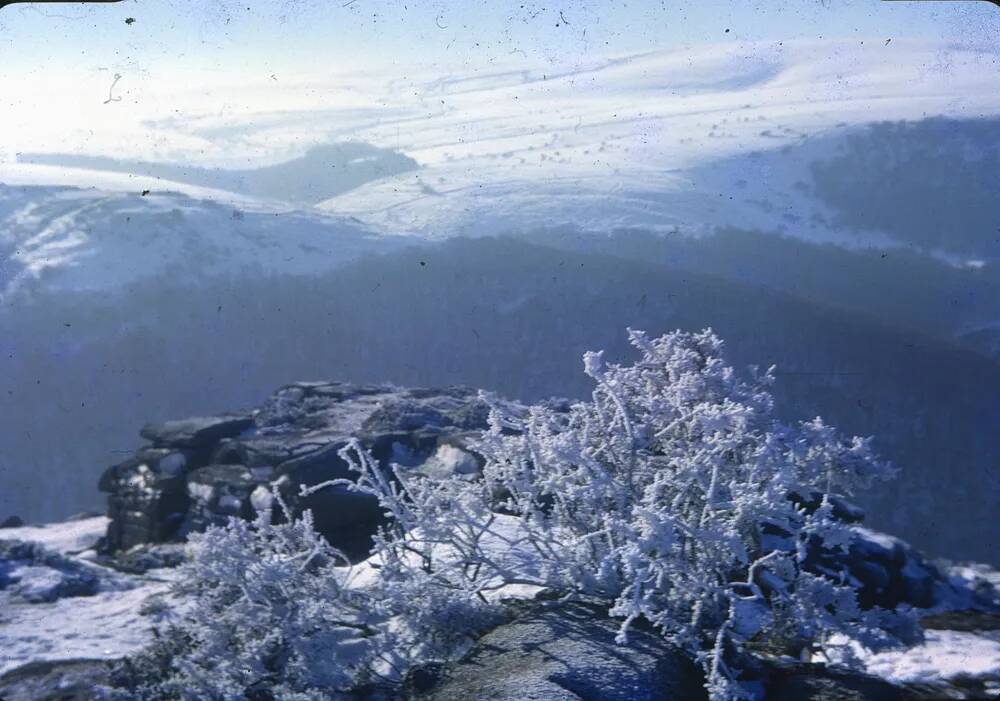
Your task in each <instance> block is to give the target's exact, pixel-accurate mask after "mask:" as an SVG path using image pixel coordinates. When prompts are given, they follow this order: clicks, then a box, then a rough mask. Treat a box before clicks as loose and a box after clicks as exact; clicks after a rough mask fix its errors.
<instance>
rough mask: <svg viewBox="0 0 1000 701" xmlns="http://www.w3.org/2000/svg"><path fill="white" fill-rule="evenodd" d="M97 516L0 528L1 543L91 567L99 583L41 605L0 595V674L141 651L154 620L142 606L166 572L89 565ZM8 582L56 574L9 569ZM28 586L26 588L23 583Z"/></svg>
mask: <svg viewBox="0 0 1000 701" xmlns="http://www.w3.org/2000/svg"><path fill="white" fill-rule="evenodd" d="M107 525H108V519H107V518H105V517H104V516H98V517H94V518H87V519H81V520H76V521H66V522H64V523H54V524H48V525H45V526H25V527H21V528H5V529H3V530H0V540H21V541H29V542H35V543H39V544H41V545H43V546H45V547H46V548H47V549H49V550H51V551H54V552H57V553H60V554H62V555H66V556H69V557H70V558H71V559H72V560H74V561H75V562H78V563H80V564H82V565H83V566H86V567H89V568H92V570H93V571H94V572H96V573H97V574H98V576H99V577H100V578H101V580H102V582H101V587H100V590H99V591H98V592H97V593H96V594H94V595H93V596H71V597H65V598H59V599H56V600H55V601H51V602H47V603H27V602H25V601H20V600H17V599H16V598H14V597H11V596H9V594H7V593H5V592H2V591H0V675H2V674H4V673H6V672H8V671H10V670H12V669H16V668H17V667H20V666H21V665H24V664H27V663H28V662H38V661H52V660H71V659H117V658H120V657H122V656H123V655H126V654H129V653H130V652H133V651H135V650H137V649H138V648H140V647H142V646H143V645H145V644H146V643H147V642H148V641H149V639H150V635H151V630H152V623H153V620H154V618H153V617H152V616H150V615H149V614H148V613H142V605H143V603H144V602H145V601H146V600H147V599H148V598H149V597H150V596H153V595H162V594H165V593H166V592H167V590H168V588H169V582H170V579H171V576H172V574H173V571H172V570H154V571H153V572H151V573H150V574H148V575H142V576H133V575H126V574H122V573H119V572H114V571H111V570H107V569H106V568H103V567H99V566H97V565H95V564H93V562H92V559H93V557H94V552H93V550H92V547H93V546H94V544H95V543H96V542H97V539H98V538H100V537H101V536H103V535H104V533H105V530H106V529H107ZM13 574H14V576H16V577H20V578H22V581H23V580H24V579H31V578H34V579H36V580H39V581H38V582H37V584H38V585H39V586H45V585H46V584H47V581H45V580H47V579H50V578H51V577H52V576H58V573H56V572H54V571H52V570H49V568H45V567H31V568H23V569H21V570H20V571H18V570H15V572H14V573H13ZM27 584H28V585H32V582H27Z"/></svg>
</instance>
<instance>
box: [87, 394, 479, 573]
mask: <svg viewBox="0 0 1000 701" xmlns="http://www.w3.org/2000/svg"><path fill="white" fill-rule="evenodd" d="M487 415H488V410H487V407H486V405H485V403H484V402H482V401H481V400H480V399H479V398H478V395H477V392H476V391H475V390H472V389H468V388H464V387H451V388H445V389H401V388H397V387H392V386H389V385H353V384H347V383H341V382H301V383H296V384H292V385H288V386H286V387H283V388H281V389H279V390H278V391H277V392H275V393H274V394H273V395H272V396H271V397H270V398H269V399H268V400H267V401H266V402H264V404H263V405H262V406H260V407H258V408H256V409H253V410H252V411H248V412H243V413H235V414H225V415H221V416H214V417H196V418H189V419H181V420H176V421H167V422H164V423H159V424H149V425H147V426H145V427H144V428H143V429H142V431H141V435H142V436H143V437H144V438H146V439H147V440H148V441H150V442H151V445H147V446H144V447H142V448H140V449H139V450H138V451H136V453H135V454H134V455H133V456H132V457H130V458H129V459H128V460H125V461H124V462H121V463H118V464H117V465H113V466H111V467H109V468H108V469H107V470H105V472H104V474H103V475H102V476H101V479H100V483H99V486H100V489H101V490H102V491H105V492H108V493H109V497H108V516H109V517H110V518H111V524H110V525H109V527H108V533H107V537H106V538H105V542H104V549H105V550H106V551H108V552H119V551H125V550H128V549H130V548H133V547H135V546H137V545H143V544H150V543H163V542H171V541H176V540H180V539H183V537H184V536H185V535H186V534H187V533H189V532H192V531H200V530H204V529H205V528H206V527H207V526H209V525H212V524H222V523H225V521H226V520H227V519H228V518H230V517H234V516H236V517H240V518H252V517H253V516H254V514H255V513H256V510H255V508H254V506H253V495H254V494H255V492H256V493H257V495H258V498H261V496H262V495H264V493H265V492H266V491H267V490H268V489H269V488H270V485H271V484H276V485H277V486H278V487H279V489H280V490H281V493H282V496H283V498H284V499H285V501H286V503H287V504H288V505H289V507H290V508H291V510H292V511H293V513H295V514H296V515H297V514H299V513H301V512H302V511H304V510H305V509H311V510H312V511H313V515H314V518H315V523H316V527H317V529H318V530H319V531H320V532H321V533H322V534H323V535H324V536H325V537H326V538H327V539H328V540H329V541H330V542H331V543H332V544H333V545H335V546H336V547H338V548H340V549H342V550H343V551H344V552H345V553H346V554H347V555H348V556H350V557H352V558H360V557H363V556H365V555H366V554H367V552H368V549H369V547H370V544H371V536H372V535H373V534H374V532H375V529H376V528H377V527H378V525H379V524H380V523H382V522H383V514H382V511H381V509H380V508H379V506H378V504H377V502H376V501H375V499H373V498H372V497H370V496H368V495H365V494H359V493H356V492H351V491H349V490H347V489H346V488H342V487H340V488H338V487H333V488H327V489H324V490H322V491H319V492H317V493H315V494H313V495H311V496H308V497H302V496H300V494H299V491H300V487H301V486H303V485H305V486H311V485H315V484H317V483H319V482H323V481H325V480H331V479H344V478H350V477H352V473H351V471H350V470H349V469H348V466H347V464H346V463H345V462H344V460H343V459H341V457H340V455H339V451H340V449H341V448H343V447H344V446H345V445H346V444H347V443H348V441H349V440H351V439H352V438H357V439H359V440H360V441H361V442H362V444H363V445H364V446H365V447H367V448H368V449H369V450H371V451H372V453H373V454H374V455H375V456H376V457H377V458H378V459H379V461H380V462H381V463H382V464H383V465H388V463H389V462H390V461H391V462H395V463H399V464H402V465H404V466H407V467H410V468H413V469H420V468H422V467H424V466H425V465H426V466H427V467H428V470H427V471H426V472H427V474H433V476H435V477H438V478H443V477H447V476H448V474H449V470H451V471H454V472H460V473H468V472H470V471H475V470H476V469H478V465H479V462H478V459H477V458H476V457H475V456H474V455H472V453H471V451H470V450H468V448H467V444H468V440H469V438H470V436H474V435H475V434H476V432H478V431H480V430H482V429H484V428H485V427H486V419H487ZM258 490H259V491H258ZM281 516H282V515H280V514H277V515H276V517H278V518H280V517H281Z"/></svg>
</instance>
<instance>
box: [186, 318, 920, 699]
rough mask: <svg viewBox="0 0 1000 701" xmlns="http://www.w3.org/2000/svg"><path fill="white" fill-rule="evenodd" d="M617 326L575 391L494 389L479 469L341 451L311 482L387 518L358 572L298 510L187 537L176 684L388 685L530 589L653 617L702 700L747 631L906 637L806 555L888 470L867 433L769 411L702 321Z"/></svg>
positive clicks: (756, 378) (831, 543)
mask: <svg viewBox="0 0 1000 701" xmlns="http://www.w3.org/2000/svg"><path fill="white" fill-rule="evenodd" d="M629 334H630V339H631V343H632V345H633V346H634V347H635V348H636V350H637V351H638V352H639V355H640V357H639V359H638V360H637V361H636V362H635V363H633V364H631V365H617V364H608V363H606V362H605V361H604V358H603V357H602V354H601V353H588V354H587V355H586V356H585V358H584V366H585V371H586V373H587V374H588V375H589V376H590V377H591V378H592V379H593V381H594V383H595V387H594V390H593V393H592V395H591V397H590V399H589V400H588V401H581V402H577V403H575V404H572V405H570V406H568V407H565V406H562V407H560V406H557V405H555V404H552V403H548V404H541V405H536V406H531V407H527V408H525V409H523V410H511V409H510V406H509V405H506V404H503V403H501V402H499V401H493V400H492V398H490V397H488V396H487V399H488V400H490V401H491V405H492V406H493V410H492V412H491V417H490V428H489V429H488V430H487V431H486V432H484V434H483V435H482V437H481V439H480V440H479V442H478V445H477V447H476V450H477V452H478V453H479V454H480V455H481V456H482V457H483V458H484V459H485V465H484V467H483V470H482V474H481V475H480V476H476V477H471V476H465V475H463V476H457V477H453V478H450V479H428V478H427V477H425V476H422V475H418V474H416V473H413V472H408V471H407V469H406V468H405V467H402V466H393V467H392V468H391V470H388V471H387V470H385V469H383V468H382V467H380V466H379V465H378V463H377V462H376V461H375V460H374V459H373V458H372V456H371V455H370V454H368V453H367V452H366V451H365V450H364V449H363V448H362V447H361V446H360V445H359V444H357V443H353V444H350V445H348V446H347V447H346V448H345V449H344V450H343V451H342V456H343V457H344V458H345V459H347V460H348V461H349V462H350V464H351V465H352V466H353V467H354V469H355V470H356V471H357V472H358V478H357V479H356V480H354V481H347V480H337V481H334V482H330V483H325V484H322V485H316V486H315V487H313V488H312V490H318V489H325V488H329V487H330V486H334V485H341V486H343V485H345V484H346V485H349V487H350V488H351V489H356V490H360V491H364V492H368V493H370V494H372V495H374V496H375V497H377V498H378V499H379V501H380V503H381V504H382V506H383V508H384V509H385V511H386V512H387V513H388V514H389V515H390V516H391V519H390V521H389V524H388V525H387V526H386V527H384V528H383V529H382V530H381V531H380V532H379V534H378V535H377V537H376V539H375V545H374V548H373V552H372V556H371V558H370V559H369V560H368V561H366V562H365V563H362V564H361V565H357V566H354V567H349V566H346V564H345V563H346V561H345V560H343V559H341V558H340V556H339V554H337V553H336V552H335V551H333V549H332V548H330V546H329V545H327V544H326V543H325V542H324V541H322V539H321V538H319V537H318V536H317V535H316V534H315V532H314V531H313V530H312V528H311V523H310V518H309V516H308V515H307V516H306V517H305V518H303V519H302V520H299V521H293V522H291V523H284V524H281V525H272V523H271V520H272V519H271V514H270V512H269V511H267V510H265V511H263V512H262V514H261V517H260V518H259V519H258V521H257V522H256V523H255V524H249V523H245V522H240V521H233V522H232V523H231V524H230V525H229V526H227V527H225V528H217V529H212V530H210V531H208V532H207V533H206V534H204V535H203V536H200V537H198V538H197V539H196V540H195V541H194V543H193V547H194V553H195V557H194V559H193V561H192V563H191V564H190V565H188V566H187V569H188V572H187V575H186V577H185V579H186V580H187V581H188V585H187V586H189V587H191V588H193V591H194V592H195V597H194V601H195V603H194V608H193V611H192V613H191V614H190V615H188V616H187V617H186V619H185V620H184V621H183V622H182V623H181V624H180V626H179V629H178V630H179V631H181V633H182V637H183V639H184V640H185V641H186V643H185V646H184V647H183V649H182V651H181V652H180V653H179V654H178V655H177V656H176V657H175V658H174V659H173V660H172V661H171V662H170V669H171V672H170V674H171V675H173V681H174V682H175V683H177V684H178V687H184V686H186V685H187V686H189V687H190V688H196V689H199V692H198V693H200V694H201V696H199V698H227V699H229V698H243V696H241V694H243V695H244V696H245V694H246V689H247V688H248V687H250V686H251V685H252V684H254V683H256V682H258V681H259V680H261V679H265V680H266V679H273V680H275V682H276V683H279V684H281V685H283V686H282V688H281V692H282V693H281V698H288V699H293V698H294V699H298V698H301V699H321V698H334V696H329V695H328V694H331V693H333V692H334V691H336V690H341V691H346V690H349V689H355V688H358V687H359V686H363V685H371V684H379V683H383V682H384V683H393V682H394V681H398V680H399V679H400V678H401V675H403V674H404V673H405V671H406V669H408V668H410V667H411V666H412V665H414V664H418V663H421V662H425V661H429V660H440V659H446V658H448V657H450V656H454V655H455V654H458V653H460V652H461V651H462V650H463V649H465V647H466V645H467V644H468V642H469V641H471V640H472V639H473V638H474V637H475V635H477V633H478V631H480V630H481V629H482V628H483V627H485V626H487V625H489V624H490V623H491V622H493V621H495V620H496V616H497V614H498V611H499V607H498V604H497V603H496V602H497V601H498V600H499V598H500V597H501V596H503V595H504V594H505V593H507V594H509V593H512V592H514V593H516V592H517V590H518V588H519V587H520V588H522V591H523V588H524V587H526V586H528V587H530V586H538V587H545V588H547V589H550V590H553V591H555V592H558V593H560V594H562V595H565V596H567V597H573V596H586V597H596V598H599V599H601V600H604V601H606V602H607V605H608V609H609V612H610V614H611V615H613V616H615V617H618V618H619V619H620V620H621V629H620V635H619V639H620V642H622V643H626V642H627V640H628V634H629V630H630V628H631V627H632V626H633V625H635V624H636V623H637V622H639V621H644V622H645V623H647V624H652V625H653V626H655V627H656V628H657V629H658V630H659V631H661V632H662V634H663V635H664V636H665V637H666V638H667V639H668V640H669V641H671V642H672V643H674V644H676V645H678V646H680V647H681V648H683V649H684V650H686V651H688V652H689V653H690V654H691V655H692V656H693V657H694V658H695V659H697V660H698V662H699V663H700V664H701V666H702V668H703V669H704V672H705V677H706V687H707V689H708V692H709V695H710V697H711V698H712V699H713V701H724V700H730V699H739V698H745V697H747V692H746V687H745V686H742V685H741V683H740V669H739V660H740V657H741V654H742V652H743V650H744V649H745V648H744V646H745V645H746V643H748V642H749V641H751V640H755V641H761V640H768V641H780V644H781V645H782V646H783V647H784V648H785V649H792V650H808V649H809V648H810V647H811V646H814V645H820V644H824V643H828V642H829V639H830V638H831V637H833V636H835V635H837V637H838V639H842V638H843V637H844V634H846V636H847V637H848V638H850V639H852V640H854V641H858V642H860V643H861V644H863V645H865V646H867V647H869V648H872V649H878V648H882V647H885V646H889V645H893V644H897V643H899V642H900V641H901V639H903V638H907V637H908V636H912V635H916V633H915V632H914V631H915V626H914V625H913V623H912V618H911V617H910V616H909V615H908V614H907V613H906V612H891V611H885V610H882V609H878V608H874V609H869V610H862V609H861V607H860V606H859V603H858V600H857V596H856V591H855V589H854V588H853V587H852V586H851V585H850V583H849V582H845V581H844V580H843V579H842V577H840V576H839V575H837V574H836V573H833V572H832V571H831V572H826V573H825V572H824V571H823V569H822V567H817V566H815V562H816V560H817V557H818V556H819V555H823V554H835V553H836V552H837V551H843V552H846V550H847V548H848V546H849V543H850V541H851V538H852V533H853V532H852V530H851V527H850V526H849V525H848V524H847V523H844V522H843V521H841V520H839V519H838V518H837V517H836V516H835V508H834V505H835V503H836V500H837V498H838V497H839V496H840V495H844V494H850V493H851V492H852V491H854V490H857V489H864V488H866V487H867V486H868V485H869V484H871V483H872V481H873V480H876V479H884V478H887V477H889V476H891V474H892V470H891V468H890V467H889V466H888V465H887V464H885V463H882V462H880V461H878V460H877V459H876V458H875V457H874V455H873V453H872V450H871V446H870V440H869V439H861V438H856V437H855V438H850V439H844V438H842V437H840V436H839V435H838V434H837V433H836V431H835V430H834V429H832V428H831V427H829V426H827V425H826V424H824V423H823V422H822V420H821V419H819V418H816V419H813V420H811V421H803V422H800V423H798V424H794V425H789V424H785V423H782V422H780V421H778V420H777V419H776V418H775V417H774V403H773V399H772V396H771V394H770V393H769V391H768V387H769V385H771V383H772V382H773V380H774V378H773V374H772V371H771V370H768V371H767V372H763V373H760V372H757V371H756V370H755V371H753V372H752V373H751V377H750V379H748V380H744V379H740V378H739V377H738V376H737V374H736V373H735V372H734V370H733V369H732V368H731V367H729V366H727V365H726V363H725V361H724V359H723V353H722V351H723V344H722V341H721V340H720V339H719V338H718V337H717V336H715V335H714V334H713V333H712V332H711V331H704V332H701V333H696V334H690V333H683V332H674V333H670V334H667V335H664V336H662V337H660V338H657V339H650V338H648V337H647V336H646V335H645V334H644V333H642V332H638V331H630V332H629ZM484 396H486V395H484ZM275 496H277V492H275ZM176 633H177V631H175V635H176ZM838 634H839V635H838ZM296 694H298V695H296Z"/></svg>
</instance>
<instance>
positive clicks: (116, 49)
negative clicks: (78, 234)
mask: <svg viewBox="0 0 1000 701" xmlns="http://www.w3.org/2000/svg"><path fill="white" fill-rule="evenodd" d="M128 17H133V18H134V19H135V22H134V23H131V24H126V22H125V19H126V18H128ZM727 29H728V30H729V32H728V33H727V32H726V30H727ZM853 36H856V37H858V38H859V40H860V39H864V38H869V39H874V38H883V39H884V38H890V37H898V38H904V37H928V38H934V39H942V38H943V39H945V40H949V41H955V42H960V43H963V44H968V43H979V44H982V43H993V44H995V43H996V42H997V41H1000V8H997V7H996V6H994V5H992V4H990V3H988V2H983V1H981V0H957V1H956V0H950V1H949V0H941V1H937V2H935V1H923V2H920V1H905V0H903V1H890V2H886V1H884V0H790V1H787V2H786V1H785V0H740V1H738V2H720V1H718V0H662V1H661V0H629V1H625V0H618V1H616V0H604V1H592V0H556V1H554V2H550V1H549V0H546V1H545V2H531V1H526V2H518V1H517V0H514V1H513V2H499V1H496V0H493V1H490V2H487V1H486V0H450V1H443V0H409V1H404V2H396V1H392V2H388V1H385V0H353V1H351V0H327V1H322V0H267V1H263V2H262V1H260V0H242V1H240V2H237V1H235V0H212V1H210V2H195V1H194V0H126V1H125V2H121V3H117V4H108V5H101V4H92V5H84V4H74V3H54V4H40V3H35V4H25V5H12V6H8V7H6V8H4V9H3V10H0V63H2V64H3V65H5V67H7V68H8V69H10V68H13V67H15V66H16V67H21V68H22V69H24V70H32V69H34V70H52V69H56V70H58V69H59V68H60V67H81V66H89V65H98V64H99V65H104V66H110V67H112V68H130V69H133V70H135V69H139V70H154V71H155V70H161V69H162V70H169V69H170V68H172V67H173V66H178V67H184V68H186V69H190V68H192V67H200V68H202V69H204V70H209V71H210V70H230V69H247V70H251V71H257V70H278V69H281V70H286V71H287V70H289V69H290V68H294V67H296V66H304V67H307V68H308V69H310V70H313V71H315V70H321V69H322V67H323V66H324V64H334V65H337V66H341V67H343V66H361V65H365V64H373V65H378V64H382V65H384V64H395V65H396V66H398V69H399V70H400V72H401V73H405V72H406V70H407V68H408V67H411V66H415V65H421V66H424V67H434V66H440V67H441V68H447V67H448V66H458V65H468V64H474V65H483V64H488V63H490V62H492V61H496V60H501V59H504V58H505V57H507V56H508V55H521V54H523V55H524V56H525V57H527V58H529V59H532V60H536V61H537V60H543V61H551V62H560V63H564V62H570V63H571V62H575V61H580V60H586V58H587V57H588V56H596V55H606V54H623V53H631V52H636V51H644V50H650V49H659V48H676V47H682V46H685V45H689V44H700V43H706V42H712V43H714V42H741V41H760V40H765V41H770V40H773V41H789V40H793V39H802V38H820V37H822V38H832V37H853Z"/></svg>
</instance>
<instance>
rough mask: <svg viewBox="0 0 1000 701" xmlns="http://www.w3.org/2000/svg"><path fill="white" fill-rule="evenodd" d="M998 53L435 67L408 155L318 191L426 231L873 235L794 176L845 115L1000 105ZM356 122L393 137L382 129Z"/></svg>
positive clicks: (375, 220) (714, 53)
mask: <svg viewBox="0 0 1000 701" xmlns="http://www.w3.org/2000/svg"><path fill="white" fill-rule="evenodd" d="M996 61H997V53H996V52H995V51H984V52H976V51H968V50H962V49H959V48H953V47H944V46H940V45H935V44H930V43H923V42H904V41H897V42H892V43H888V44H887V43H883V42H881V41H878V42H863V41H858V42H829V41H828V42H813V43H796V44H787V45H781V44H773V45H759V44H758V45H751V46H740V47H703V48H697V49H685V50H679V51H670V52H654V53H649V54H642V55H636V56H629V57H624V58H620V59H615V60H608V61H605V62H595V63H594V64H593V65H590V66H580V67H578V68H577V69H576V70H571V71H563V72H558V71H557V72H552V73H548V72H546V69H545V68H535V69H532V70H524V71H510V72H500V73H496V74H494V75H481V74H480V75H477V76H470V77H468V78H467V79H459V78H458V77H455V78H452V79H440V80H436V81H431V82H428V83H425V84H423V85H420V86H419V90H416V91H415V93H416V94H417V95H418V96H419V97H418V98H411V101H412V100H419V104H420V105H421V107H422V108H423V109H424V110H425V112H424V114H423V116H422V118H421V119H420V120H419V121H418V122H416V123H415V124H413V123H411V124H409V125H408V127H407V128H406V130H405V131H404V136H403V137H402V138H403V140H402V142H400V143H401V145H400V148H401V149H402V150H403V151H404V152H405V153H407V154H409V155H411V156H412V157H413V158H415V159H416V160H417V161H418V162H419V163H420V164H421V166H422V167H421V169H420V170H419V171H418V172H417V173H415V174H414V173H407V174H402V175H399V176H396V177H392V178H387V179H384V180H380V181H377V182H372V183H368V184H367V185H364V186H362V187H360V188H357V189H355V190H352V191H350V192H347V193H344V194H342V195H339V196H337V197H335V198H332V199H330V200H328V201H327V202H326V203H324V204H323V205H321V206H322V207H324V208H327V209H330V210H333V211H338V212H343V213H350V214H353V215H355V216H358V217H359V218H361V219H362V220H364V221H366V222H370V223H371V224H372V225H374V226H377V227H378V228H380V229H382V230H384V231H393V232H400V233H418V234H423V235H427V236H447V235H453V234H455V233H467V234H483V233H500V232H512V231H524V230H531V229H534V228H540V227H550V226H558V225H565V224H570V225H575V226H577V227H579V228H583V229H589V230H602V231H609V230H613V229H615V228H622V227H635V228H643V229H649V230H657V231H673V230H681V231H685V232H702V231H706V230H711V229H712V228H714V227H716V226H725V225H739V226H744V227H753V228H760V229H766V230H775V229H779V228H785V229H787V230H788V233H789V234H790V235H795V236H803V237H807V238H811V239H820V240H837V241H844V240H848V241H851V242H853V243H857V242H859V239H860V243H862V244H867V243H869V242H873V241H874V242H876V243H878V242H880V241H885V240H886V239H887V235H886V234H887V232H886V231H885V227H882V226H879V224H880V222H879V221H878V220H877V219H871V218H869V219H864V218H862V219H861V220H859V221H848V222H837V221H834V217H833V216H832V215H831V214H832V212H831V210H830V209H829V208H828V206H827V205H828V203H824V202H822V201H819V200H818V199H817V198H816V197H815V196H814V193H811V192H809V191H807V190H805V189H803V187H802V186H803V184H807V183H808V182H809V181H810V180H811V177H810V165H811V163H813V162H814V161H816V160H817V159H821V158H824V157H827V156H832V155H834V154H835V153H836V149H837V147H838V146H839V144H838V139H835V138H830V137H831V136H839V135H843V134H845V133H847V131H848V130H849V129H851V128H852V127H857V126H860V125H865V124H869V123H872V122H878V121H883V120H892V121H896V120H921V119H924V118H927V117H929V116H934V115H944V116H950V117H961V118H981V117H985V116H989V115H996V114H997V113H1000V103H997V101H996V99H995V95H996V94H998V93H1000V72H998V71H996ZM360 137H361V138H364V139H365V140H368V141H371V142H373V143H379V142H387V141H391V142H393V143H395V141H394V140H395V139H396V138H397V137H396V128H395V125H394V124H393V123H392V121H390V122H389V123H386V124H380V125H377V126H372V127H368V128H366V129H364V130H362V131H361V133H360ZM994 146H995V140H994ZM869 191H870V192H871V194H872V195H874V194H876V193H875V192H874V191H871V190H869ZM845 231H846V232H848V233H845Z"/></svg>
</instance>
